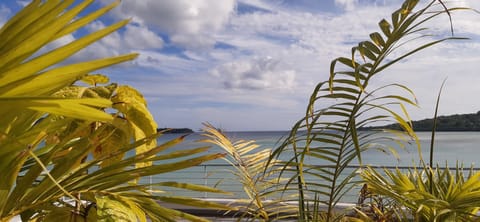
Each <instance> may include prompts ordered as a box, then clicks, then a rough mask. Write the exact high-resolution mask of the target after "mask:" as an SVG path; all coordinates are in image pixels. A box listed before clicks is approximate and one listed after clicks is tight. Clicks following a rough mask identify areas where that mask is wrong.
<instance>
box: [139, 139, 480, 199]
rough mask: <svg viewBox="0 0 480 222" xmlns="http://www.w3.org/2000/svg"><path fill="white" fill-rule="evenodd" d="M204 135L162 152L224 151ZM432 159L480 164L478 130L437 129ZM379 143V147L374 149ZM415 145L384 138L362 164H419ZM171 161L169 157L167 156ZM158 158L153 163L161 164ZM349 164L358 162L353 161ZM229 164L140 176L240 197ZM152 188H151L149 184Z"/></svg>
mask: <svg viewBox="0 0 480 222" xmlns="http://www.w3.org/2000/svg"><path fill="white" fill-rule="evenodd" d="M225 134H226V135H227V136H228V137H229V138H230V139H231V140H233V141H236V140H254V141H256V143H257V144H258V145H260V148H259V149H275V148H276V147H278V146H279V145H280V144H281V143H282V141H283V140H282V139H284V138H285V137H286V136H288V132H285V131H275V132H265V131H262V132H226V133H225ZM178 136H181V134H166V135H163V136H161V137H160V138H159V139H158V142H159V144H160V143H163V142H166V141H169V140H171V139H174V138H176V137H178ZM417 136H418V139H419V142H420V147H421V152H422V155H423V159H424V160H425V162H426V163H428V160H429V155H430V154H429V150H430V143H431V133H430V132H417ZM380 137H391V135H390V134H381V135H380ZM201 139H204V137H202V135H201V134H200V133H193V134H191V135H188V136H187V137H186V138H185V141H184V142H182V143H181V144H179V145H177V146H175V147H172V148H170V149H169V150H167V151H165V152H164V153H168V152H172V151H177V150H184V149H191V148H195V147H201V146H206V145H209V146H211V148H210V149H209V150H208V151H207V153H224V151H223V150H222V149H221V148H219V147H217V146H214V145H211V144H204V143H199V142H198V141H199V140H201ZM434 142H435V143H434V161H433V162H434V163H435V164H438V166H440V167H445V166H448V167H455V166H456V165H457V164H460V165H461V164H463V166H465V168H470V167H472V166H473V167H480V166H478V165H476V164H477V161H478V159H479V158H480V132H437V133H436V135H435V141H434ZM378 147H383V148H384V149H383V150H380V149H375V148H378ZM392 149H393V150H395V152H396V153H397V154H396V155H393V154H392V153H391V152H385V151H388V150H392ZM418 151H419V149H418V146H417V144H416V143H415V142H414V141H407V142H405V143H403V145H399V144H397V143H395V142H392V141H384V142H382V143H380V144H379V145H378V146H375V147H373V149H371V150H369V151H366V152H363V153H362V164H365V165H372V166H405V167H408V166H413V165H416V166H419V160H420V158H419V152H418ZM288 155H290V154H289V153H286V154H284V155H283V156H281V157H280V158H281V159H288V158H289V156H288ZM170 161H171V160H170ZM313 161H314V164H318V165H324V164H328V163H327V162H325V161H321V160H317V159H315V160H313ZM161 163H162V162H158V163H156V164H161ZM352 164H358V162H354V163H352ZM232 169H233V168H232V167H230V166H229V165H228V163H227V162H226V161H225V160H222V159H217V160H213V161H209V162H206V163H204V164H202V165H200V166H196V167H193V168H189V169H185V170H180V171H176V172H173V173H167V174H161V175H156V176H152V177H149V178H145V179H143V182H145V183H155V182H159V181H177V182H185V183H195V184H200V185H206V186H210V187H216V188H219V189H222V190H225V191H229V192H232V195H230V196H228V195H227V196H226V195H224V194H215V193H206V192H192V191H187V190H183V189H174V188H160V189H162V190H164V191H166V192H167V193H169V194H170V195H186V196H193V197H201V198H242V197H245V194H244V192H243V186H242V185H241V184H240V183H239V182H238V180H237V179H236V177H235V175H234V173H233V171H232ZM152 189H154V188H152ZM357 193H358V189H357V190H353V191H351V192H349V193H348V194H347V195H346V196H347V197H346V198H345V202H355V200H356V198H357Z"/></svg>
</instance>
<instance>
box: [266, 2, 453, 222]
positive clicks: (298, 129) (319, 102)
mask: <svg viewBox="0 0 480 222" xmlns="http://www.w3.org/2000/svg"><path fill="white" fill-rule="evenodd" d="M417 3H418V1H416V0H406V1H405V2H404V3H403V5H402V7H401V8H400V9H398V10H397V11H395V12H394V13H392V17H391V19H390V21H387V20H386V19H383V20H381V21H380V22H379V27H380V32H374V33H371V34H370V40H367V41H363V42H360V43H359V44H358V45H357V46H355V47H353V48H352V53H351V57H340V58H337V59H335V60H333V61H332V63H331V66H330V78H329V80H328V81H325V82H321V83H319V84H318V85H317V87H316V88H315V89H314V91H313V93H312V95H311V97H310V101H309V104H308V106H307V110H306V114H305V117H304V118H303V119H301V120H299V121H298V122H297V123H296V124H295V126H294V127H293V129H292V131H291V134H290V136H289V138H287V139H286V140H285V142H284V143H283V144H282V145H281V146H279V147H278V148H277V149H276V150H275V152H274V156H275V157H276V158H279V156H281V155H285V153H287V152H291V153H293V154H294V155H293V156H292V155H290V158H289V159H287V160H286V161H287V162H286V165H287V166H291V167H294V168H295V170H296V172H295V174H294V175H293V177H292V179H291V180H290V183H289V184H287V186H286V187H295V188H297V189H298V190H299V194H300V198H299V202H300V204H299V208H300V209H299V211H300V213H302V212H308V211H310V210H309V206H307V203H318V202H320V203H323V204H325V205H327V208H328V210H327V213H326V215H327V216H328V215H333V211H334V207H335V205H336V204H337V203H338V202H339V201H340V200H341V198H342V196H343V195H344V194H345V193H346V192H348V191H349V190H350V189H352V188H353V186H355V185H356V180H357V179H355V178H356V175H357V173H356V171H355V170H352V171H350V172H349V171H347V170H346V167H347V166H348V165H349V164H350V163H352V162H353V161H358V162H359V163H360V164H361V163H362V158H361V153H362V152H363V151H365V150H367V149H372V148H378V149H383V148H382V147H378V146H375V145H374V143H375V142H378V140H379V139H382V138H383V137H382V136H377V133H376V132H359V131H358V129H359V128H361V127H365V126H369V125H370V124H375V123H378V122H385V121H394V122H396V123H398V124H399V125H400V126H401V128H402V130H403V131H404V132H405V133H406V134H407V135H408V137H411V138H412V139H413V140H415V141H416V143H417V146H418V148H419V151H420V146H419V144H418V139H417V138H416V136H415V133H414V132H413V130H412V126H411V123H410V118H409V116H408V112H407V111H406V106H407V105H413V106H416V98H415V96H414V94H413V92H412V90H410V89H409V88H408V87H407V86H405V85H401V84H396V83H394V84H389V85H384V86H380V87H377V88H372V89H370V88H371V87H370V86H369V85H372V83H371V81H373V80H374V77H375V76H377V75H378V74H380V73H381V72H385V71H386V69H387V68H388V67H390V66H391V65H393V64H395V63H397V62H399V61H401V60H403V59H405V58H407V57H408V56H411V55H413V54H414V53H416V52H418V51H421V50H423V49H426V48H428V47H431V46H433V45H435V44H438V43H441V42H443V41H446V40H451V39H461V38H456V37H447V38H440V39H434V38H433V39H432V38H430V36H428V35H425V34H421V33H423V32H425V31H426V30H427V29H426V28H425V27H423V25H424V24H425V23H426V22H428V21H429V20H431V19H433V18H435V17H437V16H439V15H442V14H444V13H446V11H444V10H435V7H438V6H439V5H438V4H436V3H435V1H431V2H430V3H429V4H427V5H426V6H425V7H424V8H421V9H419V10H418V11H414V8H415V6H416V5H417ZM458 9H460V8H450V9H448V10H449V11H452V10H458ZM429 38H430V39H429ZM418 39H423V40H426V42H427V43H420V45H419V46H416V47H415V48H414V49H413V50H410V51H406V52H403V53H401V54H398V53H399V52H397V51H399V49H401V48H402V47H403V46H404V45H406V44H412V43H414V42H418V41H415V40H418ZM393 52H396V53H393ZM392 56H395V57H392ZM391 91H393V92H396V93H391ZM329 104H332V105H329ZM397 110H400V111H397ZM419 154H420V152H419ZM320 163H321V164H323V165H329V166H327V167H317V166H316V165H318V164H320ZM301 218H302V219H303V220H309V219H308V218H311V217H310V216H308V215H307V214H303V215H301ZM332 220H333V219H332V217H330V216H328V217H327V219H326V221H332Z"/></svg>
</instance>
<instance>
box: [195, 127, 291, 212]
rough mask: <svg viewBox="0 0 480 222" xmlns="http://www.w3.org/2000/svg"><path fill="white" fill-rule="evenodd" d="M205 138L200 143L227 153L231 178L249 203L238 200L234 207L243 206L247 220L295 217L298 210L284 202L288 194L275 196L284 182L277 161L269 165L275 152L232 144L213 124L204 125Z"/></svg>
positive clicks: (244, 143)
mask: <svg viewBox="0 0 480 222" xmlns="http://www.w3.org/2000/svg"><path fill="white" fill-rule="evenodd" d="M204 126H205V127H204V128H203V132H204V133H203V134H202V135H203V136H204V137H206V139H202V140H200V141H199V142H205V143H211V144H214V145H217V146H218V147H220V148H221V149H223V150H225V151H226V154H227V155H226V156H225V157H224V158H223V159H225V160H226V161H227V162H228V163H229V164H230V165H231V166H232V167H233V169H232V170H231V172H232V174H233V175H235V177H236V179H237V180H238V181H239V182H240V183H241V184H242V186H243V190H244V191H245V194H246V195H247V199H244V198H238V199H237V200H236V201H235V204H240V207H239V208H238V210H239V211H243V212H244V215H243V216H242V217H244V218H247V217H249V218H251V219H252V220H258V219H261V220H264V221H271V220H278V219H282V218H285V217H296V216H297V211H296V207H294V206H293V205H291V204H286V203H285V199H288V198H291V197H289V195H288V194H287V193H288V191H287V192H285V193H284V194H282V195H276V193H275V192H272V191H273V190H274V189H276V188H279V186H280V184H281V183H283V182H285V181H284V180H283V179H282V178H280V177H278V175H277V174H278V172H279V171H280V166H279V165H277V164H279V161H278V160H275V159H272V160H271V161H268V160H269V158H270V155H271V152H272V150H271V149H268V148H262V147H261V146H260V145H258V144H256V143H255V141H253V140H250V141H245V140H237V141H234V142H232V141H231V140H230V139H229V138H228V137H227V136H226V135H225V134H223V133H222V132H221V131H219V130H218V129H217V128H215V127H214V126H212V125H210V124H204Z"/></svg>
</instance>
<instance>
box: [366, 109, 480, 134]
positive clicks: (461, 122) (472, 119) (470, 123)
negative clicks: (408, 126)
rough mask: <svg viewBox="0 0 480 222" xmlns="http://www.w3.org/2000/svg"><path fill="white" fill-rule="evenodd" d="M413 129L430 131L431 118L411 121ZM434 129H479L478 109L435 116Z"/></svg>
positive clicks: (380, 127)
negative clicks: (470, 111)
mask: <svg viewBox="0 0 480 222" xmlns="http://www.w3.org/2000/svg"><path fill="white" fill-rule="evenodd" d="M412 125H413V130H415V131H432V128H433V119H431V118H430V119H423V120H417V121H412ZM374 129H397V130H398V129H400V126H399V125H398V124H390V125H386V126H374V127H363V128H361V130H374ZM436 131H480V111H478V112H477V113H469V114H454V115H448V116H439V117H437V129H436Z"/></svg>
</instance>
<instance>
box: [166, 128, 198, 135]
mask: <svg viewBox="0 0 480 222" xmlns="http://www.w3.org/2000/svg"><path fill="white" fill-rule="evenodd" d="M160 131H164V133H165V134H170V133H171V134H173V133H194V131H193V130H192V129H189V128H157V132H160Z"/></svg>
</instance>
